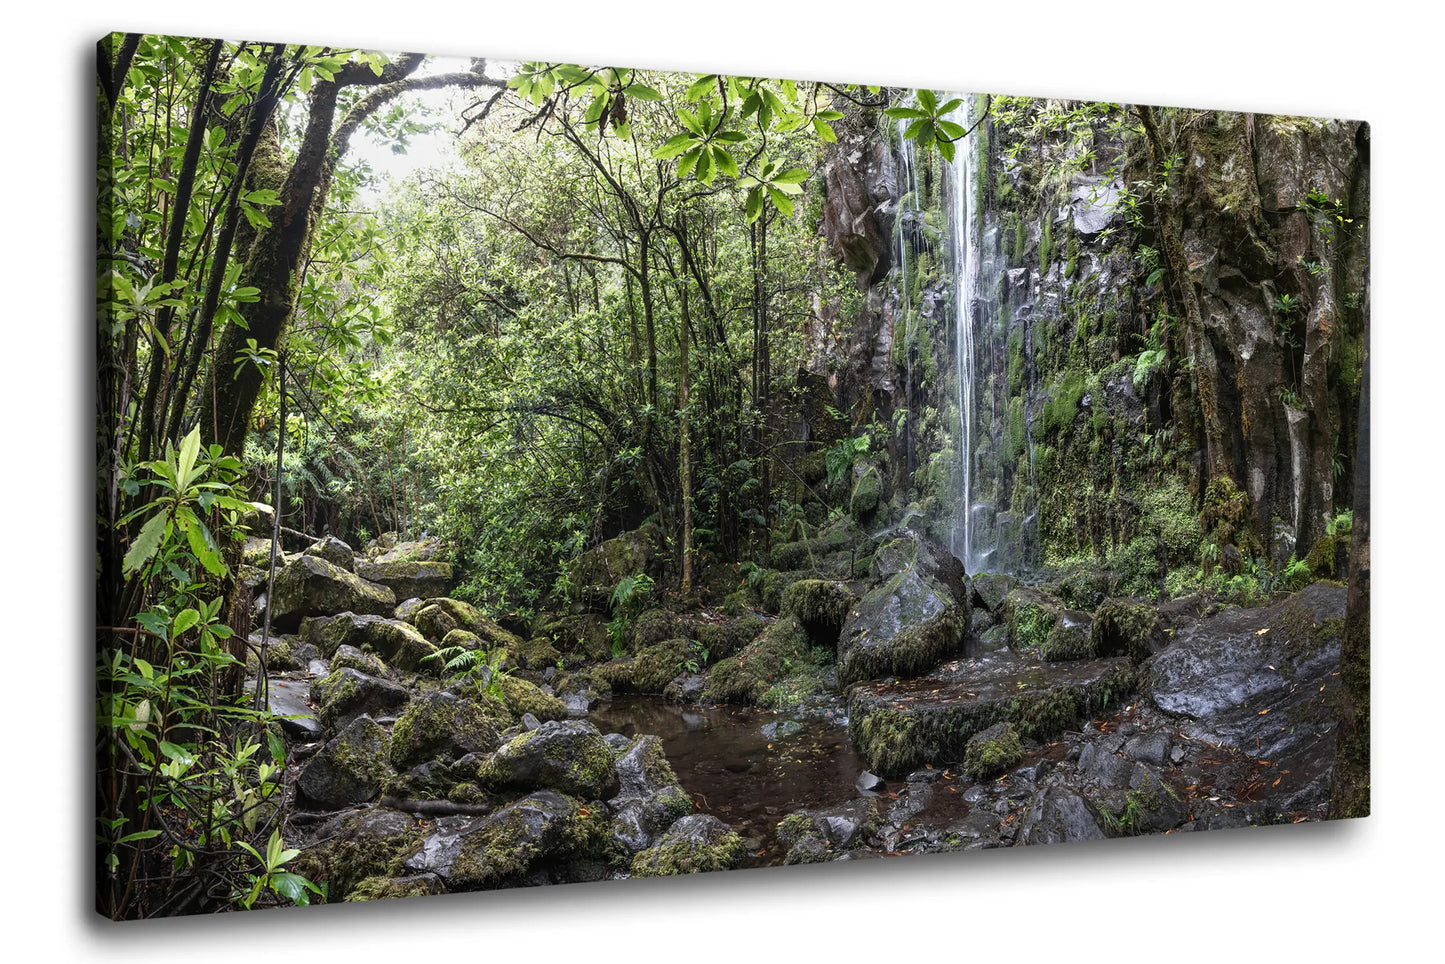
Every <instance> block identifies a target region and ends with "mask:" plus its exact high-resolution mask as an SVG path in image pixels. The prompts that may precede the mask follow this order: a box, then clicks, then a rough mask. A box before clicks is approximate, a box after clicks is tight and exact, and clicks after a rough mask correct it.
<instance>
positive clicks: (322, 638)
mask: <svg viewBox="0 0 1445 964" xmlns="http://www.w3.org/2000/svg"><path fill="white" fill-rule="evenodd" d="M302 636H303V638H305V639H306V640H307V641H308V642H312V643H314V644H315V645H316V646H317V647H318V648H319V649H320V650H321V652H322V653H324V654H326V655H327V656H331V655H332V654H334V653H336V652H337V651H338V650H339V649H340V648H341V647H342V646H351V647H354V648H356V649H359V650H363V651H365V652H371V653H375V654H376V655H377V656H379V657H380V658H381V659H382V660H384V661H385V662H386V663H387V664H388V665H390V666H394V667H396V668H397V669H403V670H408V671H412V672H415V671H417V670H420V669H424V668H427V664H426V663H423V662H422V661H423V660H424V659H426V657H428V656H430V655H432V654H433V653H435V652H436V647H435V646H433V645H432V644H431V643H429V642H427V640H426V638H425V637H424V636H422V634H421V633H419V632H417V630H416V628H415V627H414V626H412V625H411V624H410V623H404V622H402V621H401V620H399V619H387V618H386V617H384V616H359V615H357V614H356V613H350V612H346V613H341V614H340V615H337V616H331V617H313V618H310V619H307V620H305V621H304V623H303V624H302ZM434 662H435V661H433V663H434Z"/></svg>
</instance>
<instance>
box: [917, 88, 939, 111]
mask: <svg viewBox="0 0 1445 964" xmlns="http://www.w3.org/2000/svg"><path fill="white" fill-rule="evenodd" d="M918 103H919V106H921V107H922V108H923V109H924V110H925V111H927V112H928V116H930V117H932V116H934V115H936V114H937V113H938V98H937V97H935V96H934V94H933V91H931V90H929V89H928V88H927V87H925V88H923V89H921V90H920V91H919V92H918Z"/></svg>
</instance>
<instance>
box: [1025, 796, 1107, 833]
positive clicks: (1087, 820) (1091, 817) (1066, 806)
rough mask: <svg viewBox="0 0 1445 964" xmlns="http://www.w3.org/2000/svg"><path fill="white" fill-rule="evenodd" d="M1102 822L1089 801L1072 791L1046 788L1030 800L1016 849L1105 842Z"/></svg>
mask: <svg viewBox="0 0 1445 964" xmlns="http://www.w3.org/2000/svg"><path fill="white" fill-rule="evenodd" d="M1105 836H1106V835H1105V833H1104V828H1103V826H1102V819H1101V817H1100V816H1099V814H1098V813H1097V812H1096V811H1095V810H1094V808H1093V807H1092V806H1090V805H1089V803H1088V801H1087V800H1085V799H1084V797H1082V796H1081V795H1079V794H1078V793H1076V792H1075V791H1074V790H1072V789H1070V788H1068V787H1054V786H1049V787H1045V788H1044V789H1042V790H1039V791H1038V792H1037V793H1035V794H1034V795H1033V796H1032V797H1030V798H1029V802H1028V807H1027V809H1026V810H1025V811H1024V817H1023V819H1022V820H1021V821H1020V822H1019V830H1018V835H1017V837H1015V839H1014V844H1015V845H1016V846H1020V845H1024V844H1051V843H1071V842H1073V841H1078V840H1103V839H1104V837H1105Z"/></svg>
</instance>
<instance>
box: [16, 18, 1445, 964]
mask: <svg viewBox="0 0 1445 964" xmlns="http://www.w3.org/2000/svg"><path fill="white" fill-rule="evenodd" d="M70 6H71V8H72V9H70V10H67V11H64V12H62V9H61V4H58V3H54V2H52V3H50V4H36V3H33V2H29V3H23V4H19V5H17V7H16V8H12V12H11V14H9V15H7V20H8V24H7V26H8V27H9V29H8V30H7V31H6V40H7V43H6V46H5V57H4V60H3V61H0V63H3V64H4V67H5V69H4V72H3V74H0V78H3V83H4V87H3V90H4V105H5V109H4V111H3V113H0V119H3V123H4V124H5V133H4V135H3V136H4V144H5V148H4V150H3V152H0V155H3V158H4V160H3V164H4V178H3V180H0V185H3V189H0V198H3V202H0V203H3V207H0V211H3V213H4V215H6V217H5V223H4V226H3V230H0V236H3V241H0V244H3V246H4V254H3V260H0V291H3V293H4V297H3V301H0V305H3V309H0V310H3V315H0V317H3V319H4V324H5V328H6V331H7V332H8V335H7V342H6V344H7V345H8V346H9V347H10V348H11V349H12V352H11V353H10V354H9V357H10V358H11V359H13V361H12V362H11V364H10V365H9V366H7V369H6V371H5V377H4V378H3V379H0V381H3V383H4V390H5V398H4V406H3V408H0V412H3V414H4V416H5V425H6V446H5V449H4V452H5V456H6V458H5V459H4V463H3V465H4V470H3V475H4V485H5V499H4V502H3V503H0V504H3V505H4V506H5V509H6V511H5V520H6V523H7V530H6V532H5V537H6V539H7V540H8V545H7V546H6V551H5V553H4V559H5V563H4V565H5V576H6V579H5V581H4V583H3V586H4V589H5V592H4V595H3V604H4V606H5V610H6V613H7V616H8V619H7V623H6V630H7V631H6V632H5V633H4V635H3V639H4V644H5V660H6V661H5V666H6V669H7V670H8V680H7V685H6V687H5V695H4V699H3V702H0V707H3V713H0V720H3V721H4V729H3V731H0V734H3V736H0V739H3V740H4V745H5V748H6V752H5V754H4V763H3V764H0V765H3V767H4V773H5V776H4V782H3V784H0V786H3V790H0V805H3V807H4V817H5V819H4V821H3V822H0V855H3V858H0V859H3V869H0V880H3V887H4V899H3V901H0V915H3V919H4V921H5V922H6V925H7V926H6V928H5V931H6V937H7V945H8V948H7V950H8V951H9V952H11V953H14V954H18V955H19V956H17V957H13V958H12V959H17V960H21V959H30V958H32V957H37V956H43V957H44V958H46V959H49V960H69V959H72V958H80V959H85V958H100V957H102V956H104V958H106V959H107V960H112V961H122V960H142V959H145V960H157V961H160V960H165V961H170V960H187V959H195V958H197V957H201V956H209V955H217V954H219V955H224V957H225V959H227V960H244V959H246V958H248V957H251V958H256V959H260V958H267V959H277V958H280V959H293V958H297V957H300V958H302V959H307V960H318V959H319V960H326V959H329V958H331V957H333V956H340V955H341V954H346V955H348V956H350V955H355V956H357V958H358V959H361V960H366V961H377V960H387V959H392V958H394V957H396V956H400V955H405V959H406V960H408V961H426V960H428V959H430V958H431V957H433V956H434V955H441V954H453V953H456V954H463V955H465V956H466V958H485V959H492V960H496V959H506V958H512V957H516V958H518V959H523V958H525V959H528V960H532V959H537V960H550V959H554V958H564V957H565V958H569V959H575V960H579V961H592V960H599V959H600V960H621V959H628V960H642V961H652V960H664V959H673V958H685V959H688V960H733V959H747V960H773V959H777V958H796V959H802V960H812V959H815V958H822V957H824V955H828V956H831V957H834V958H839V957H841V958H843V959H846V960H851V959H856V958H867V959H894V958H897V957H900V956H908V957H912V956H915V955H922V956H927V957H935V956H936V957H938V958H940V959H945V960H959V959H964V958H975V957H979V956H983V955H989V956H992V957H1002V958H1005V959H1009V960H1012V959H1016V958H1022V959H1025V960H1029V959H1034V958H1042V957H1045V956H1048V957H1054V956H1058V955H1067V958H1068V959H1073V960H1087V961H1096V960H1097V961H1109V960H1128V961H1137V960H1146V961H1147V960H1161V959H1162V960H1191V961H1193V960H1208V961H1219V962H1233V961H1254V960H1270V961H1275V960H1278V961H1294V960H1305V959H1309V960H1311V961H1318V960H1346V959H1357V958H1363V957H1367V956H1368V957H1379V958H1380V959H1383V960H1392V959H1396V958H1397V957H1402V956H1409V957H1411V958H1414V957H1417V956H1422V955H1421V952H1420V951H1415V952H1414V953H1411V952H1410V951H1409V950H1407V948H1412V947H1420V946H1421V945H1419V944H1416V943H1415V942H1417V941H1423V942H1424V944H1423V947H1429V946H1436V947H1437V951H1436V952H1429V953H1430V954H1431V955H1433V954H1434V953H1438V940H1437V938H1436V937H1435V930H1434V927H1435V925H1436V924H1437V923H1438V914H1439V911H1440V895H1441V887H1440V884H1439V880H1440V877H1439V866H1438V861H1439V859H1440V857H1441V856H1442V855H1441V846H1440V842H1439V841H1440V837H1441V832H1440V819H1441V818H1440V815H1439V812H1438V811H1439V806H1440V796H1439V790H1440V782H1441V781H1440V777H1439V770H1440V764H1439V761H1438V760H1437V759H1436V755H1437V753H1438V746H1439V741H1438V740H1434V741H1431V742H1429V743H1427V742H1426V740H1427V737H1428V736H1429V735H1432V734H1433V731H1434V729H1435V727H1436V726H1437V724H1438V707H1439V704H1440V699H1439V696H1438V689H1439V686H1440V683H1441V659H1440V647H1441V646H1442V644H1445V640H1442V633H1441V629H1440V626H1441V623H1440V620H1439V592H1438V588H1437V587H1438V586H1439V585H1440V580H1439V575H1438V566H1439V556H1440V549H1441V546H1442V543H1441V540H1440V536H1441V531H1440V530H1441V525H1440V515H1441V511H1440V505H1439V502H1438V500H1435V499H1433V498H1431V496H1433V495H1434V491H1435V490H1436V488H1438V478H1439V477H1438V475H1436V474H1435V472H1436V470H1437V469H1438V467H1439V462H1440V460H1439V456H1438V446H1439V441H1440V438H1441V422H1440V416H1439V411H1440V401H1439V398H1438V391H1439V381H1440V379H1439V374H1438V372H1439V360H1440V358H1441V348H1442V346H1441V338H1440V328H1441V324H1442V317H1441V314H1442V313H1441V311H1440V307H1439V305H1440V298H1439V294H1438V291H1437V288H1438V285H1437V278H1438V277H1439V274H1440V272H1439V267H1438V265H1439V261H1440V259H1441V257H1442V248H1441V245H1440V230H1439V229H1438V228H1437V227H1436V225H1438V224H1439V222H1440V220H1441V207H1442V204H1445V200H1442V199H1445V191H1442V185H1441V183H1440V182H1441V173H1440V172H1441V143H1440V136H1439V133H1438V131H1439V126H1440V118H1439V116H1438V111H1439V108H1440V102H1439V98H1438V95H1439V93H1440V74H1439V72H1438V68H1439V60H1440V53H1439V50H1438V46H1437V45H1438V43H1439V38H1440V31H1439V29H1438V26H1439V25H1438V23H1435V22H1426V21H1422V20H1420V19H1419V18H1418V17H1415V16H1411V17H1404V16H1396V15H1392V14H1391V12H1390V10H1389V9H1388V5H1387V4H1383V3H1375V4H1359V3H1351V4H1341V3H1332V2H1316V3H1311V4H1289V5H1285V4H1266V3H1262V2H1258V0H1255V2H1243V3H1242V2H1234V0H1224V2H1209V0H1192V2H1187V3H1173V4H1165V3H1160V2H1156V3H1135V2H1128V3H1108V4H1104V3H1097V4H1085V3H1080V2H1075V3H1069V4H1065V3H1059V2H1053V0H1030V2H1025V3H1016V4H999V5H997V7H998V8H999V9H997V10H996V11H995V12H991V13H988V14H980V13H975V12H972V11H968V10H967V8H968V7H970V6H973V5H972V4H967V3H966V2H964V0H953V2H939V0H929V2H926V3H915V4H912V5H903V4H898V3H882V2H876V0H875V2H874V3H871V4H857V3H850V2H842V0H833V2H829V0H817V2H810V3H801V2H789V3H764V4H754V3H740V2H733V3H727V2H719V3H708V4H700V3H689V2H685V0H678V2H676V3H673V4H663V3H656V2H649V3H646V4H643V3H633V4H626V5H624V4H620V3H617V4H610V5H609V4H605V3H596V2H594V3H581V2H578V0H555V2H549V3H545V4H526V3H516V4H511V5H504V4H500V3H497V2H496V0H490V2H470V3H448V4H441V3H435V2H431V0H411V2H406V3H394V4H381V3H373V2H369V0H368V2H353V3H346V4H340V3H332V2H325V3H321V2H316V3H308V2H305V0H291V2H287V3H276V2H271V0H264V2H251V3H245V2H242V3H236V4H224V5H223V4H219V3H205V4H200V3H194V2H188V3H182V2H173V0H152V2H147V3H145V4H111V5H104V4H100V3H93V2H84V3H80V4H72V5H70ZM1412 6H1413V5H1412ZM1422 7H1423V8H1424V9H1430V7H1429V5H1422ZM1277 8H1278V9H1277ZM1415 9H1421V7H1416V8H1415ZM1425 16H1428V17H1429V18H1430V20H1431V21H1434V20H1435V19H1436V17H1437V15H1435V14H1429V15H1425ZM769 17H776V18H777V19H776V20H769V19H768V18H769ZM115 29H119V30H141V31H149V32H167V33H178V34H188V35H195V36H206V37H210V36H222V37H226V38H229V39H240V38H247V39H259V40H285V41H308V42H324V43H332V44H337V45H354V46H362V47H371V48H380V49H387V50H397V49H409V50H426V51H428V52H436V53H452V54H461V55H469V54H483V55H487V56H490V57H495V58H515V59H523V58H548V59H558V60H579V61H590V62H599V61H606V62H611V63H619V64H631V65H636V66H655V67H673V68H686V69H694V70H700V69H705V70H709V71H713V70H727V71H735V72H739V73H747V74H761V75H767V76H792V77H799V78H826V79H836V80H859V81H870V82H880V83H890V84H900V85H907V86H921V85H927V86H930V87H935V88H952V89H960V90H990V91H995V92H1000V93H1018V94H1034V95H1056V96H1071V97H1079V98H1091V99H1108V100H1115V101H1135V102H1147V103H1157V104H1180V105H1188V106H1201V107H1219V108H1236V109H1249V110H1258V111H1267V112H1277V113H1299V114H1313V115H1328V116H1336V117H1352V118H1353V117H1363V118H1365V119H1367V120H1369V121H1371V122H1372V124H1373V130H1372V150H1373V164H1372V174H1373V180H1372V194H1373V219H1372V223H1371V226H1370V227H1371V236H1372V241H1371V243H1372V255H1373V262H1372V266H1373V272H1374V275H1373V278H1374V281H1373V283H1374V288H1373V306H1374V326H1373V329H1374V330H1373V335H1374V344H1373V359H1374V366H1375V386H1374V387H1375V400H1374V426H1373V432H1374V453H1373V464H1374V471H1375V475H1374V482H1373V484H1374V491H1375V499H1376V501H1375V506H1374V510H1373V511H1374V518H1373V526H1374V558H1375V570H1376V571H1375V578H1374V584H1375V590H1374V605H1373V609H1374V619H1375V621H1374V649H1375V665H1374V687H1375V688H1374V709H1375V739H1374V754H1375V757H1374V759H1375V765H1374V774H1375V781H1376V782H1375V798H1374V799H1375V815H1374V816H1373V817H1371V818H1369V819H1368V820H1365V821H1353V822H1346V823H1339V824H1329V825H1313V826H1301V827H1293V828H1270V829H1261V830H1245V831H1231V832H1223V833H1215V834H1203V835H1197V836H1191V835H1183V836H1179V837H1170V838H1152V839H1142V840H1124V841H1110V842H1105V843H1101V844H1093V845H1076V846H1069V847H1061V848H1060V847H1056V848H1025V849H1021V850H1017V851H992V852H987V853H980V854H970V855H945V856H938V857H930V858H915V859H908V860H893V861H875V862H866V863H862V864H858V865H846V864H845V865H838V866H821V867H807V868H789V869H786V870H772V871H747V872H735V873H731V874H723V875H710V876H707V877H701V878H690V879H681V880H660V881H634V882H627V883H620V884H603V885H586V886H574V887H565V888H551V889H546V890H542V891H527V892H504V893H495V894H473V895H459V896H453V897H447V898H439V899H427V900H421V901H405V902H394V903H390V904H386V905H347V906H335V907H325V908H316V909H312V910H303V911H285V912H274V913H265V914H254V915H243V914H233V915H228V916H225V917H219V918H206V919H192V920H185V921H167V922H160V923H154V924H129V925H120V926H112V925H107V924H104V923H102V922H100V921H99V920H98V919H96V918H95V917H94V916H93V915H92V914H91V913H90V907H91V896H90V888H91V879H90V875H89V865H88V863H87V860H88V854H89V848H88V841H89V840H90V838H91V834H92V829H91V824H90V817H89V812H90V811H89V802H90V799H91V797H90V794H91V780H92V779H93V778H92V775H91V774H90V772H89V768H90V763H89V761H90V759H91V758H90V756H89V753H88V751H89V740H90V724H89V713H90V709H89V704H88V694H89V688H90V679H91V677H90V666H89V658H88V653H89V645H90V644H89V637H88V635H87V631H86V623H87V619H88V615H89V611H90V600H91V599H92V594H93V583H92V580H93V573H92V570H91V568H90V567H91V559H92V556H91V549H90V543H89V532H90V529H89V526H90V518H91V508H90V505H89V499H88V493H89V491H90V488H89V486H90V479H91V477H92V476H91V472H92V462H91V460H92V449H91V445H92V443H91V439H92V438H93V434H92V433H93V431H94V429H93V424H94V414H93V403H92V397H91V392H92V374H91V366H92V365H93V363H94V357H93V349H92V348H91V343H90V340H89V339H90V332H91V331H92V328H91V325H92V324H93V320H92V319H91V317H89V316H88V305H89V301H88V298H89V288H90V285H91V283H92V282H91V278H92V277H93V273H92V267H91V265H92V263H93V262H92V261H91V260H90V258H91V252H90V251H89V244H90V239H91V237H92V234H91V232H92V230H93V225H92V222H93V217H94V215H93V211H94V208H93V194H92V193H91V192H92V190H93V167H92V166H91V162H90V161H89V160H88V158H90V157H91V156H93V155H91V153H90V152H91V151H92V146H91V138H92V132H91V130H90V123H91V121H90V118H91V117H92V116H93V115H92V112H91V111H92V108H91V104H92V97H93V93H92V92H93V90H94V86H93V84H94V80H93V76H94V75H93V73H92V71H93V63H94V54H93V43H94V41H95V40H97V39H98V38H99V37H100V36H101V35H103V34H104V33H106V32H108V31H110V30H115ZM1431 228H1434V230H1433V231H1431V230H1429V229H1431ZM11 953H7V954H6V956H7V957H11ZM464 959H465V958H464Z"/></svg>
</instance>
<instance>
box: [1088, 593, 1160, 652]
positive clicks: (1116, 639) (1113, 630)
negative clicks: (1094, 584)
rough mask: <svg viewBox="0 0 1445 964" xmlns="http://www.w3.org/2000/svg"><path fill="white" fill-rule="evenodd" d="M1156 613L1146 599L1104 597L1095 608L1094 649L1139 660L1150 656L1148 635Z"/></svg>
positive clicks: (1154, 625)
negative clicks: (1140, 600) (1144, 601)
mask: <svg viewBox="0 0 1445 964" xmlns="http://www.w3.org/2000/svg"><path fill="white" fill-rule="evenodd" d="M1158 625H1159V614H1158V613H1157V612H1155V610H1154V607H1153V606H1150V605H1148V604H1146V603H1138V602H1132V601H1130V600H1128V599H1106V600H1104V601H1103V602H1102V603H1100V604H1099V608H1098V609H1096V610H1095V611H1094V625H1093V626H1092V628H1091V630H1090V632H1091V633H1092V635H1093V637H1094V650H1095V652H1097V653H1098V655H1100V656H1128V657H1129V658H1130V659H1132V660H1133V661H1134V662H1136V663H1138V662H1142V661H1143V660H1144V659H1146V658H1147V657H1148V656H1149V637H1150V634H1152V633H1153V632H1154V629H1155V627H1156V626H1158Z"/></svg>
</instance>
